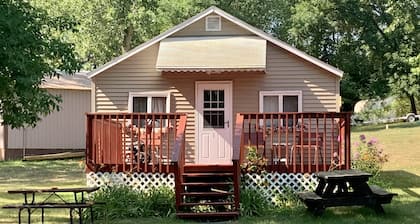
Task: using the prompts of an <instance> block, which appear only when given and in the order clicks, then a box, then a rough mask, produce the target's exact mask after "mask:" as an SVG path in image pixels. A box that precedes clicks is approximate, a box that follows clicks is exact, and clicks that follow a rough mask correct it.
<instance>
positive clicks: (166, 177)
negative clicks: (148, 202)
mask: <svg viewBox="0 0 420 224" xmlns="http://www.w3.org/2000/svg"><path fill="white" fill-rule="evenodd" d="M86 181H87V185H88V186H90V187H93V186H98V187H99V186H113V185H127V186H131V187H132V188H134V189H136V190H141V191H144V190H149V189H150V188H154V187H159V186H168V187H172V188H175V178H174V174H173V173H170V174H164V173H122V172H119V173H108V172H105V173H101V172H98V173H94V172H90V173H88V174H86Z"/></svg>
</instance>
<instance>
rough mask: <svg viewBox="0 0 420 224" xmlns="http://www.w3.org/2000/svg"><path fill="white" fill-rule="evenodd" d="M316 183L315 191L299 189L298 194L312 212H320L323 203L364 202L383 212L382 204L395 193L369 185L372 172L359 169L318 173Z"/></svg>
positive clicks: (326, 204) (378, 211)
mask: <svg viewBox="0 0 420 224" xmlns="http://www.w3.org/2000/svg"><path fill="white" fill-rule="evenodd" d="M317 176H318V179H319V184H318V186H317V188H316V190H315V191H314V192H299V193H298V196H299V198H300V199H301V200H302V201H303V202H304V203H305V205H306V206H307V207H308V210H309V211H310V212H312V213H314V214H315V215H321V214H322V213H323V212H324V210H325V208H326V207H335V206H353V205H365V206H368V207H370V208H373V209H374V210H375V211H376V212H377V213H384V209H383V207H382V204H388V203H391V200H392V197H393V196H395V195H397V194H394V193H390V192H387V191H386V190H384V189H382V188H380V187H378V186H375V185H371V186H369V185H368V183H367V181H368V180H369V177H371V176H372V175H371V174H370V173H366V172H363V171H359V170H336V171H330V172H319V173H317Z"/></svg>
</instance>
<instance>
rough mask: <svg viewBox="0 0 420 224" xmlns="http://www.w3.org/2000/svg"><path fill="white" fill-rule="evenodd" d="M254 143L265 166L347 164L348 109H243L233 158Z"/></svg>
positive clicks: (305, 168)
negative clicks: (277, 110)
mask: <svg viewBox="0 0 420 224" xmlns="http://www.w3.org/2000/svg"><path fill="white" fill-rule="evenodd" d="M249 147H255V148H256V149H257V152H258V154H259V155H261V156H263V157H264V158H265V159H266V160H267V169H268V170H270V171H281V172H287V173H297V172H309V173H311V172H319V171H325V170H329V169H331V168H335V169H343V168H345V169H349V168H350V113H332V112H325V113H242V114H238V115H237V118H236V130H235V142H234V152H233V162H234V164H235V160H238V161H239V162H238V164H239V163H242V162H244V161H245V159H246V155H247V154H248V149H249Z"/></svg>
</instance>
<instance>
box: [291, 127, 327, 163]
mask: <svg viewBox="0 0 420 224" xmlns="http://www.w3.org/2000/svg"><path fill="white" fill-rule="evenodd" d="M322 136H323V135H322V133H313V132H311V133H308V132H303V133H300V132H299V133H297V136H296V141H295V144H294V145H293V146H292V147H291V148H290V155H289V156H290V158H289V161H290V164H293V163H292V162H296V161H295V160H297V158H299V162H301V161H304V157H305V156H306V155H308V150H311V151H310V152H309V154H310V155H311V157H312V159H313V164H315V163H316V162H317V161H316V156H317V154H318V153H319V157H318V158H319V159H320V160H319V159H318V163H319V162H322V163H324V158H323V157H322V151H323V145H324V144H323V142H324V141H323V137H322ZM295 151H296V152H295ZM302 151H303V158H302V155H301V152H302ZM312 152H313V153H312ZM294 153H296V156H295V157H294V156H293V155H294ZM312 155H313V156H312ZM308 159H309V158H308ZM309 162H310V161H308V163H309Z"/></svg>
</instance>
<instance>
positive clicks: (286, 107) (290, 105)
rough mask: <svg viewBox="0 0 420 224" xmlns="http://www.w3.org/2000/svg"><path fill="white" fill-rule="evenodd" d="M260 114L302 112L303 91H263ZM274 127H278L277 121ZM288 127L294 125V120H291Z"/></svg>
mask: <svg viewBox="0 0 420 224" xmlns="http://www.w3.org/2000/svg"><path fill="white" fill-rule="evenodd" d="M260 112H263V113H276V112H280V113H281V112H302V91H261V92H260ZM267 125H268V126H270V124H268V123H267ZM273 125H276V126H277V123H276V121H274V122H273ZM288 125H289V126H291V125H293V120H292V119H289V121H288Z"/></svg>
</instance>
